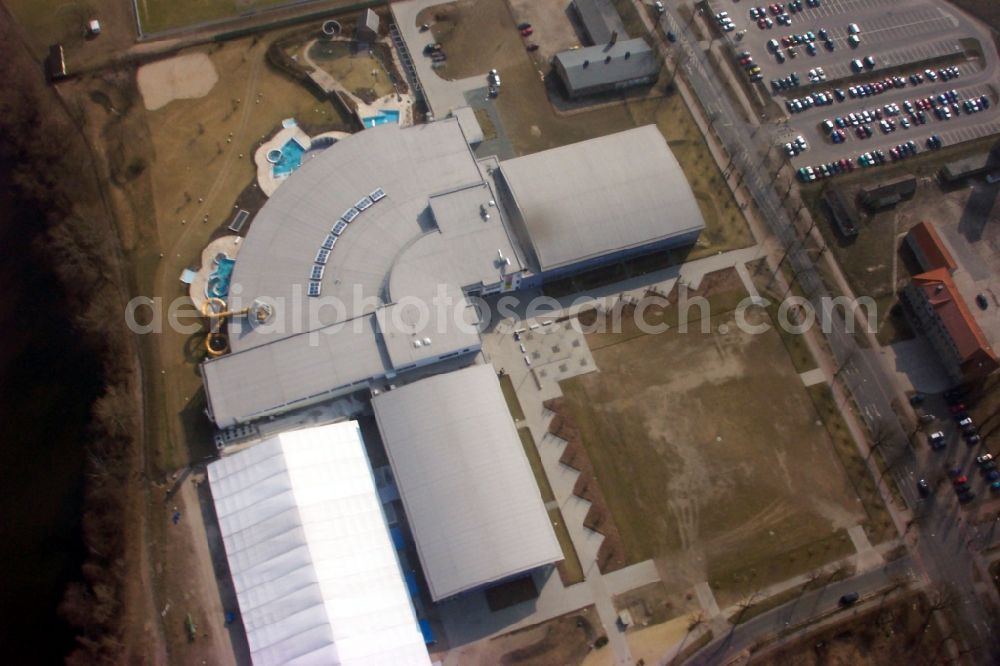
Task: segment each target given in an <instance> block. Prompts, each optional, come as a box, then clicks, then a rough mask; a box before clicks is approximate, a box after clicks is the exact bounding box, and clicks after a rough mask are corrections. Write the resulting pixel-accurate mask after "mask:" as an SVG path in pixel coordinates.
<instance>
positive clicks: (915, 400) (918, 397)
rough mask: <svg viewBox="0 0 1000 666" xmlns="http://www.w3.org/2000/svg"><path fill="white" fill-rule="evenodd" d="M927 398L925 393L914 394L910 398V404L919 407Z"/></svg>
mask: <svg viewBox="0 0 1000 666" xmlns="http://www.w3.org/2000/svg"><path fill="white" fill-rule="evenodd" d="M925 399H926V396H924V394H923V393H914V394H913V395H911V396H910V404H911V405H913V406H914V407H916V406H917V405H921V404H923V402H924V400H925Z"/></svg>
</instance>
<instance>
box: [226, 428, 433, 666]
mask: <svg viewBox="0 0 1000 666" xmlns="http://www.w3.org/2000/svg"><path fill="white" fill-rule="evenodd" d="M208 477H209V481H210V483H211V488H212V497H213V500H214V502H215V511H216V514H217V516H218V519H219V527H220V529H221V532H222V538H223V541H224V542H225V546H226V557H227V559H228V560H229V569H230V571H231V573H232V578H233V584H234V586H235V588H236V595H237V598H238V600H239V605H240V613H241V615H242V619H243V625H244V627H245V628H246V634H247V640H248V642H249V644H250V653H251V657H252V659H253V663H254V664H255V665H257V666H262V665H268V664H297V665H302V666H306V665H312V664H316V665H319V664H323V665H333V664H345V665H353V664H358V665H361V666H376V665H378V666H389V665H392V666H407V665H410V664H421V665H428V664H430V659H429V657H428V655H427V649H426V647H425V646H424V640H423V636H422V635H421V633H420V628H419V626H418V624H417V619H416V616H415V615H414V612H413V606H412V604H411V601H410V598H409V595H408V593H407V589H406V585H405V583H404V581H403V576H402V572H401V571H400V568H399V562H398V560H397V559H396V553H395V550H394V549H393V546H392V541H391V540H390V537H389V532H388V528H387V526H386V524H385V518H384V516H383V513H382V506H381V504H380V502H379V498H378V493H377V491H376V488H375V482H374V480H373V479H372V474H371V469H370V467H369V464H368V458H367V456H366V454H365V448H364V442H363V441H362V439H361V432H360V430H359V428H358V425H357V423H356V422H354V421H349V422H345V423H336V424H333V425H326V426H320V427H315V428H309V429H306V430H298V431H293V432H286V433H282V434H280V435H277V436H275V437H272V438H270V439H268V440H265V441H264V442H262V443H260V444H258V445H256V446H253V447H252V448H249V449H246V450H244V451H241V452H239V453H236V454H234V455H232V456H228V457H225V458H222V459H221V460H219V461H217V462H214V463H212V464H211V465H209V467H208Z"/></svg>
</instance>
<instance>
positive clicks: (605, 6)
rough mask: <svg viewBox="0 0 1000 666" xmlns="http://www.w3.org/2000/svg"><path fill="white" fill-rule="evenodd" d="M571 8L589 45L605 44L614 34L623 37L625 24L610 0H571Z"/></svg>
mask: <svg viewBox="0 0 1000 666" xmlns="http://www.w3.org/2000/svg"><path fill="white" fill-rule="evenodd" d="M572 7H573V10H574V11H575V12H576V15H577V18H579V19H580V23H582V24H583V31H584V32H585V33H586V37H587V39H589V40H590V44H591V45H594V44H607V43H608V42H610V41H611V37H612V35H613V34H614V33H616V32H617V33H618V34H619V35H621V36H624V35H625V24H624V23H622V18H621V16H619V15H618V12H617V11H616V10H615V8H614V6H613V5H612V4H611V2H610V0H573V2H572Z"/></svg>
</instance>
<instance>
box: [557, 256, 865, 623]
mask: <svg viewBox="0 0 1000 666" xmlns="http://www.w3.org/2000/svg"><path fill="white" fill-rule="evenodd" d="M713 278H714V283H713ZM706 283H707V284H705V285H703V287H702V289H703V291H708V292H709V293H710V296H711V298H710V301H712V302H714V303H715V304H716V307H713V308H712V317H711V319H710V322H709V323H710V324H711V326H710V332H709V333H707V334H703V333H701V332H700V331H701V329H700V326H699V323H700V322H697V321H692V322H691V324H690V328H689V332H687V333H681V332H680V331H679V330H678V328H677V327H671V329H669V330H668V331H667V332H665V333H662V334H659V335H644V334H641V333H638V332H637V331H635V330H634V329H632V330H630V329H628V328H627V327H626V330H623V332H622V333H600V334H592V335H589V336H588V343H589V344H590V346H591V349H592V351H593V353H594V358H595V360H596V362H597V366H598V368H599V369H600V372H597V373H592V374H589V375H584V376H581V377H577V378H574V379H572V380H569V381H567V382H563V384H562V387H563V391H564V393H565V395H566V399H567V401H568V403H569V405H570V410H571V412H572V414H573V416H574V419H575V420H576V423H577V425H578V426H579V429H580V432H581V433H582V436H583V443H584V446H585V447H586V448H587V452H588V455H589V456H590V459H591V461H592V462H593V465H594V468H595V470H596V474H597V476H598V478H599V479H600V484H601V487H602V489H603V491H604V494H605V496H606V497H607V501H608V504H609V506H610V508H611V512H612V514H613V515H614V519H615V522H616V525H617V526H618V528H619V530H620V532H621V535H622V540H623V542H624V545H625V549H626V552H627V557H628V560H629V561H630V562H635V561H640V560H644V559H647V558H650V557H655V558H665V559H666V560H667V561H668V562H669V563H670V565H669V567H670V569H671V570H673V571H676V572H677V574H676V575H677V580H673V581H670V580H668V581H664V582H665V583H666V584H667V586H668V588H671V589H680V588H686V587H690V585H692V584H693V583H695V582H698V581H701V580H708V581H709V583H710V584H711V585H712V587H713V589H714V590H715V593H716V595H717V596H718V597H719V599H720V604H722V605H725V604H726V603H728V602H733V601H736V600H738V599H739V598H740V597H741V596H742V595H744V594H746V593H747V592H749V591H752V590H753V589H758V588H760V587H763V586H765V585H767V584H770V583H772V582H775V581H778V580H783V579H785V578H788V577H789V576H792V575H795V574H798V573H801V572H803V571H807V570H809V569H812V568H814V567H816V566H818V565H820V564H823V563H825V562H828V561H830V560H833V559H836V558H839V557H842V556H844V555H846V554H848V553H849V552H850V551H851V550H852V548H851V544H850V541H849V539H847V536H846V533H845V531H844V528H846V527H849V526H851V525H854V524H857V523H859V522H862V521H863V520H864V519H865V516H864V514H863V513H862V512H861V511H859V509H858V506H857V499H856V495H855V493H854V491H853V488H852V487H851V485H850V483H849V482H848V479H847V478H846V476H845V474H844V471H843V468H842V467H841V466H840V465H839V463H838V460H837V458H836V457H835V456H834V454H833V452H832V451H831V450H830V441H829V437H828V436H827V434H826V430H825V429H824V428H823V426H822V424H821V423H820V422H818V419H817V415H816V411H815V410H814V408H813V406H812V403H811V401H810V398H809V395H808V394H807V393H806V391H805V389H804V387H803V386H802V383H801V381H800V380H799V377H798V373H797V371H796V369H795V368H794V367H793V365H792V363H791V362H790V360H789V357H788V355H787V352H786V350H785V347H784V344H783V343H782V340H781V337H780V336H779V335H778V334H777V333H776V332H774V331H773V330H771V331H769V332H767V333H763V334H758V335H752V334H750V333H744V332H741V331H740V330H739V329H738V327H737V326H736V325H735V321H734V319H733V317H732V313H731V312H729V311H727V309H726V307H725V306H724V304H725V303H729V304H730V309H731V307H732V306H734V305H735V303H736V302H738V300H739V298H742V297H743V296H745V295H746V293H745V291H744V290H743V289H742V285H741V284H740V282H739V280H738V277H736V276H735V272H733V271H727V272H726V273H725V274H714V275H713V276H709V277H707V278H706ZM651 310H653V311H655V308H651ZM671 311H673V312H671ZM695 312H697V310H695ZM758 314H759V316H764V315H762V314H760V313H758ZM661 317H662V319H663V320H664V321H671V320H676V317H677V313H676V306H670V307H668V308H667V310H666V311H665V312H664V313H663V314H662V315H661ZM647 319H649V318H647ZM720 326H723V327H724V330H725V331H726V332H724V333H723V332H720Z"/></svg>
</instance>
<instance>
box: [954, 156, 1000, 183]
mask: <svg viewBox="0 0 1000 666" xmlns="http://www.w3.org/2000/svg"><path fill="white" fill-rule="evenodd" d="M996 169H1000V158H998V157H997V156H995V155H994V154H993V151H989V152H984V153H979V154H978V155H972V156H971V157H966V158H965V159H961V160H956V161H954V162H949V163H948V164H945V165H944V166H943V167H942V168H941V178H942V179H943V180H944V181H945V182H949V183H956V182H958V181H960V180H965V179H966V178H972V177H973V176H981V175H983V174H984V173H987V172H989V171H995V170H996Z"/></svg>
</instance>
